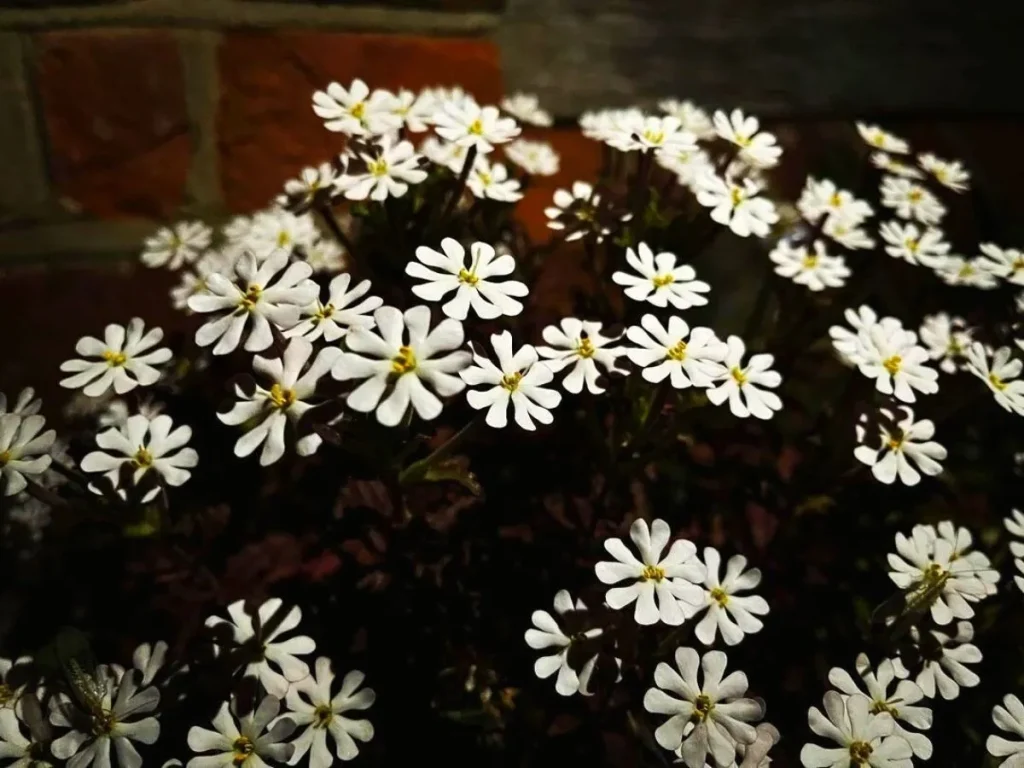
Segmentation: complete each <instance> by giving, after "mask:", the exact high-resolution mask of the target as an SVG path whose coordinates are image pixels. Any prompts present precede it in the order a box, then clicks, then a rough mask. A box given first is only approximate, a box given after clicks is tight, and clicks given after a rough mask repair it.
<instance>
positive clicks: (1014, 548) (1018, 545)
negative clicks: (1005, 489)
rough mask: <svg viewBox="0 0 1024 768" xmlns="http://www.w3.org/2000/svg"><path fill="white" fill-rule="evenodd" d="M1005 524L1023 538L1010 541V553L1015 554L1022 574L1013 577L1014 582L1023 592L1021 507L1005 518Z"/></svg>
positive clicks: (1023, 542) (1023, 520) (1022, 520)
mask: <svg viewBox="0 0 1024 768" xmlns="http://www.w3.org/2000/svg"><path fill="white" fill-rule="evenodd" d="M1003 524H1004V525H1005V526H1006V530H1007V531H1009V532H1010V533H1011V534H1012V535H1014V536H1016V537H1017V538H1019V539H1021V541H1011V542H1010V554H1011V555H1013V556H1014V558H1015V559H1014V561H1013V562H1014V565H1016V566H1017V570H1018V571H1020V574H1018V575H1015V576H1014V577H1013V580H1014V583H1015V584H1016V585H1017V588H1018V589H1019V590H1020V591H1021V592H1024V513H1022V512H1021V511H1020V510H1019V509H1014V510H1012V511H1011V516H1010V517H1007V518H1004V519H1003Z"/></svg>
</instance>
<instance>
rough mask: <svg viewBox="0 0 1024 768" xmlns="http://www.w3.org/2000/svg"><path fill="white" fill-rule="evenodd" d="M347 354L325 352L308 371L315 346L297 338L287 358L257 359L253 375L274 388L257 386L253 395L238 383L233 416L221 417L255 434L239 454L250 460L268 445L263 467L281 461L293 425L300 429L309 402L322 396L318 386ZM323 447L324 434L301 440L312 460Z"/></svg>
mask: <svg viewBox="0 0 1024 768" xmlns="http://www.w3.org/2000/svg"><path fill="white" fill-rule="evenodd" d="M341 354H342V353H341V350H340V349H338V348H337V347H324V348H323V349H321V350H320V351H319V352H317V355H316V358H315V359H314V360H313V362H312V364H310V365H309V366H308V368H307V367H306V364H307V363H309V360H310V358H311V357H313V345H312V344H311V343H310V342H309V341H308V340H306V339H303V338H294V339H291V340H290V341H289V342H288V346H287V347H285V350H284V355H283V357H280V358H277V357H275V358H267V357H261V356H260V355H255V356H254V357H253V359H252V367H253V370H254V371H256V372H257V373H259V374H261V375H262V376H263V377H264V378H266V379H267V380H268V381H269V382H270V383H269V385H268V386H269V389H267V388H265V387H263V386H261V385H258V384H257V385H256V387H255V389H253V391H252V392H251V393H247V392H246V391H245V390H244V389H243V388H242V387H241V385H238V384H236V385H235V396H236V397H238V401H237V402H236V403H235V405H234V407H233V408H232V409H231V410H230V411H228V412H227V413H219V414H217V418H219V419H220V420H221V421H222V422H224V423H225V424H230V425H232V426H237V425H239V424H246V425H248V426H249V430H248V431H247V432H246V433H245V434H244V435H242V436H241V437H240V438H238V442H236V443H235V455H236V456H239V457H245V456H249V455H250V454H252V453H253V451H255V450H256V449H257V448H259V447H260V445H262V446H263V451H262V452H261V453H260V464H261V465H262V466H267V465H268V464H273V463H274V462H275V461H277V460H278V459H280V458H281V457H282V456H283V455H284V448H285V439H284V433H285V427H286V426H287V425H288V423H289V422H291V423H292V424H297V423H298V422H299V420H300V419H301V418H302V417H303V415H305V414H306V413H307V412H308V411H309V410H310V409H311V408H313V407H314V406H313V405H312V404H310V403H309V402H307V400H308V399H309V398H310V397H312V396H313V395H314V394H315V393H316V385H317V383H318V382H319V381H320V379H322V378H323V377H324V376H326V375H327V374H328V373H329V372H330V370H331V368H332V367H333V366H334V364H335V363H336V362H337V360H338V358H339V357H341ZM304 368H305V372H303V369H304ZM321 442H322V440H321V438H320V436H319V435H318V434H316V433H315V432H310V433H309V434H306V435H303V436H301V437H300V438H299V439H298V440H297V442H296V443H295V452H296V453H298V454H299V456H311V455H312V454H314V453H316V451H317V449H319V448H320V444H321Z"/></svg>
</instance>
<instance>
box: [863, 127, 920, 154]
mask: <svg viewBox="0 0 1024 768" xmlns="http://www.w3.org/2000/svg"><path fill="white" fill-rule="evenodd" d="M856 126H857V133H859V134H860V137H861V138H862V139H864V141H865V142H867V144H868V145H869V146H872V147H874V148H875V149H880V150H882V151H883V152H892V153H894V154H897V155H905V154H906V153H907V152H909V151H910V145H909V144H908V143H907V142H906V141H904V140H903V139H901V138H899V137H898V136H894V135H893V134H891V133H888V132H886V131H883V130H882V129H881V128H879V127H878V126H877V125H868V124H867V123H856Z"/></svg>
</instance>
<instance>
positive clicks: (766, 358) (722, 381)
mask: <svg viewBox="0 0 1024 768" xmlns="http://www.w3.org/2000/svg"><path fill="white" fill-rule="evenodd" d="M726 343H727V345H728V352H727V353H726V356H725V360H724V371H723V372H722V373H720V374H719V376H718V383H717V385H715V386H713V387H712V388H711V389H709V390H708V400H710V401H711V402H712V403H713V404H714V405H721V404H722V403H724V402H725V401H726V400H728V401H729V410H730V411H732V415H733V416H736V417H737V418H740V419H745V418H747V417H748V416H753V417H755V418H758V419H770V418H771V417H772V416H773V414H774V412H775V411H778V410H781V409H782V400H780V399H779V396H778V395H776V394H775V393H774V392H770V391H769V390H771V389H775V388H776V387H778V386H779V385H780V384H781V383H782V376H781V375H779V373H778V372H777V371H773V370H771V367H772V364H773V363H774V362H775V358H774V357H773V356H772V355H767V354H759V355H751V357H750V359H749V360H748V361H747V363H746V364H745V365H744V363H743V355H744V354H745V353H746V346H745V345H744V343H743V340H742V339H741V338H740V337H739V336H730V337H729V338H728V339H727V340H726Z"/></svg>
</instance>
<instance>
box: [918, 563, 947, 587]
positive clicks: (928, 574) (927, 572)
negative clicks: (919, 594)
mask: <svg viewBox="0 0 1024 768" xmlns="http://www.w3.org/2000/svg"><path fill="white" fill-rule="evenodd" d="M948 578H949V572H948V571H947V570H946V569H945V568H943V567H942V566H941V565H939V564H938V563H930V564H929V565H928V567H927V568H925V569H923V571H922V573H921V581H922V582H923V584H924V586H925V587H926V588H928V587H940V586H942V585H943V584H944V583H945V582H946V580H947V579H948Z"/></svg>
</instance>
